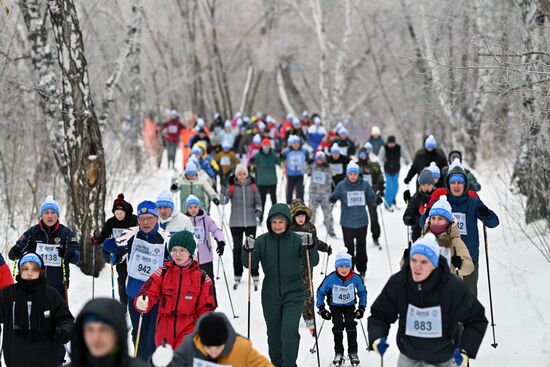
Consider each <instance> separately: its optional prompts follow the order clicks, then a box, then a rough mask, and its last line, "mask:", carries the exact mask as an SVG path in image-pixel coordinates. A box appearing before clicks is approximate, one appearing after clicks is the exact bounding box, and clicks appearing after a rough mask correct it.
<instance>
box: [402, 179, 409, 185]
mask: <svg viewBox="0 0 550 367" xmlns="http://www.w3.org/2000/svg"><path fill="white" fill-rule="evenodd" d="M403 182H404V183H405V185H408V184H409V183H411V179H410V178H405V180H404V181H403Z"/></svg>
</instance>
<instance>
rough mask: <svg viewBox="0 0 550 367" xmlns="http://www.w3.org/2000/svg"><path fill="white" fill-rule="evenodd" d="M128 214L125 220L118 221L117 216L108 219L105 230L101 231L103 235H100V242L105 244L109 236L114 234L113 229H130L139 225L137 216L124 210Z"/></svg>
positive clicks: (104, 226)
mask: <svg viewBox="0 0 550 367" xmlns="http://www.w3.org/2000/svg"><path fill="white" fill-rule="evenodd" d="M124 211H125V212H126V216H125V217H124V220H118V219H116V217H115V216H112V217H111V218H109V219H107V221H106V222H105V224H104V225H103V228H102V229H101V234H100V235H99V242H101V243H103V241H105V240H106V239H107V238H109V236H111V235H112V234H113V228H124V229H128V228H130V227H135V226H137V225H138V222H137V217H136V215H135V214H132V211H131V210H130V212H128V211H127V210H124Z"/></svg>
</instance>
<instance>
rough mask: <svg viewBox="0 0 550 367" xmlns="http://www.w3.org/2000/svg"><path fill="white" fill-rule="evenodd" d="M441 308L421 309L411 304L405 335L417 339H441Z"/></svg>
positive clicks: (408, 310)
mask: <svg viewBox="0 0 550 367" xmlns="http://www.w3.org/2000/svg"><path fill="white" fill-rule="evenodd" d="M442 330H443V328H442V323H441V306H435V307H426V308H419V307H415V306H413V305H411V304H409V307H408V309H407V322H406V328H405V334H406V335H409V336H415V337H417V338H440V337H441V336H442V335H443V333H442Z"/></svg>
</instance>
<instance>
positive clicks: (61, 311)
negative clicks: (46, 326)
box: [52, 292, 74, 344]
mask: <svg viewBox="0 0 550 367" xmlns="http://www.w3.org/2000/svg"><path fill="white" fill-rule="evenodd" d="M52 295H53V297H54V299H53V300H52V301H53V307H54V309H53V310H52V311H53V312H52V313H53V315H52V320H53V326H54V328H55V334H56V338H57V339H58V341H59V342H60V343H63V344H64V343H68V342H69V341H70V340H71V331H72V329H73V326H74V317H73V315H72V314H71V311H69V308H68V307H67V305H66V304H65V301H63V298H61V295H59V293H57V292H55V293H52Z"/></svg>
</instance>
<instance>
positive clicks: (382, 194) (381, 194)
mask: <svg viewBox="0 0 550 367" xmlns="http://www.w3.org/2000/svg"><path fill="white" fill-rule="evenodd" d="M376 193H377V194H378V196H380V197H382V198H383V197H384V190H378V191H377V192H376Z"/></svg>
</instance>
